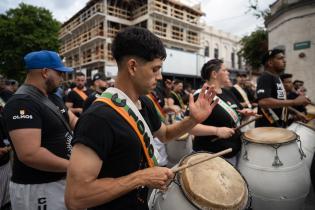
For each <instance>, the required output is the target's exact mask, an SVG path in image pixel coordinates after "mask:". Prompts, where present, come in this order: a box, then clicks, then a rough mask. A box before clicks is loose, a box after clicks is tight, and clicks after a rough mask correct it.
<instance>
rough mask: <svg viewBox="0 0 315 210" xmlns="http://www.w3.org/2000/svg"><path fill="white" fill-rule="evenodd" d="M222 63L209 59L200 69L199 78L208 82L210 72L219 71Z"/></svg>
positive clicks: (218, 60)
mask: <svg viewBox="0 0 315 210" xmlns="http://www.w3.org/2000/svg"><path fill="white" fill-rule="evenodd" d="M222 64H223V61H222V60H220V59H216V58H215V59H211V60H209V61H208V62H207V63H205V64H203V66H202V68H201V78H202V79H204V80H209V79H210V75H211V73H212V71H219V70H220V68H221V65H222Z"/></svg>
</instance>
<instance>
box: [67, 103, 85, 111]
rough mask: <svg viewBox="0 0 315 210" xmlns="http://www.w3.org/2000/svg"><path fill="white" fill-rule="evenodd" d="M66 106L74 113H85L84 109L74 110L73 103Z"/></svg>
mask: <svg viewBox="0 0 315 210" xmlns="http://www.w3.org/2000/svg"><path fill="white" fill-rule="evenodd" d="M65 104H66V106H67V108H68V109H69V110H70V111H71V112H73V113H82V111H83V109H82V108H73V103H72V102H66V103H65Z"/></svg>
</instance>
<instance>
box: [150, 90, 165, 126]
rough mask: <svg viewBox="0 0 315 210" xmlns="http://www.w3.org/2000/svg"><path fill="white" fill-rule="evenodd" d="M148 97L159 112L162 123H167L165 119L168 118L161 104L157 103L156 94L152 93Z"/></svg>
mask: <svg viewBox="0 0 315 210" xmlns="http://www.w3.org/2000/svg"><path fill="white" fill-rule="evenodd" d="M147 97H148V98H149V99H150V100H151V101H152V103H153V104H154V107H155V109H156V111H157V113H158V114H159V117H160V119H161V122H165V117H166V114H165V112H164V110H163V108H162V107H161V106H160V104H159V102H158V101H157V99H156V97H155V96H154V94H152V93H149V94H148V95H147Z"/></svg>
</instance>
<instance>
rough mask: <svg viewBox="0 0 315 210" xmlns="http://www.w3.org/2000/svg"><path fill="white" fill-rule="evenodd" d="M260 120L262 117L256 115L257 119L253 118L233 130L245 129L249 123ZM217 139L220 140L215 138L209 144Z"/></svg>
mask: <svg viewBox="0 0 315 210" xmlns="http://www.w3.org/2000/svg"><path fill="white" fill-rule="evenodd" d="M260 118H262V115H257V117H255V118H253V119H251V120H249V121H247V122H245V123H243V124H242V125H239V126H237V127H236V128H235V130H236V131H237V130H239V129H241V128H243V127H245V126H246V125H248V124H250V123H252V122H254V121H256V120H258V119H260ZM219 139H221V138H220V137H216V138H214V139H212V140H211V142H215V141H218V140H219Z"/></svg>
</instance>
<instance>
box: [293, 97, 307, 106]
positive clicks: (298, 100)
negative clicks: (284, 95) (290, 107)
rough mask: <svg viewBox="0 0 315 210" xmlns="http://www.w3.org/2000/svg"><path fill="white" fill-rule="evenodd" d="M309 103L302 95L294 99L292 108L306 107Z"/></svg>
mask: <svg viewBox="0 0 315 210" xmlns="http://www.w3.org/2000/svg"><path fill="white" fill-rule="evenodd" d="M310 103H311V101H310V100H309V99H308V98H307V97H306V96H303V95H300V96H298V97H296V98H295V99H294V106H297V105H302V106H306V105H308V104H310Z"/></svg>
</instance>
